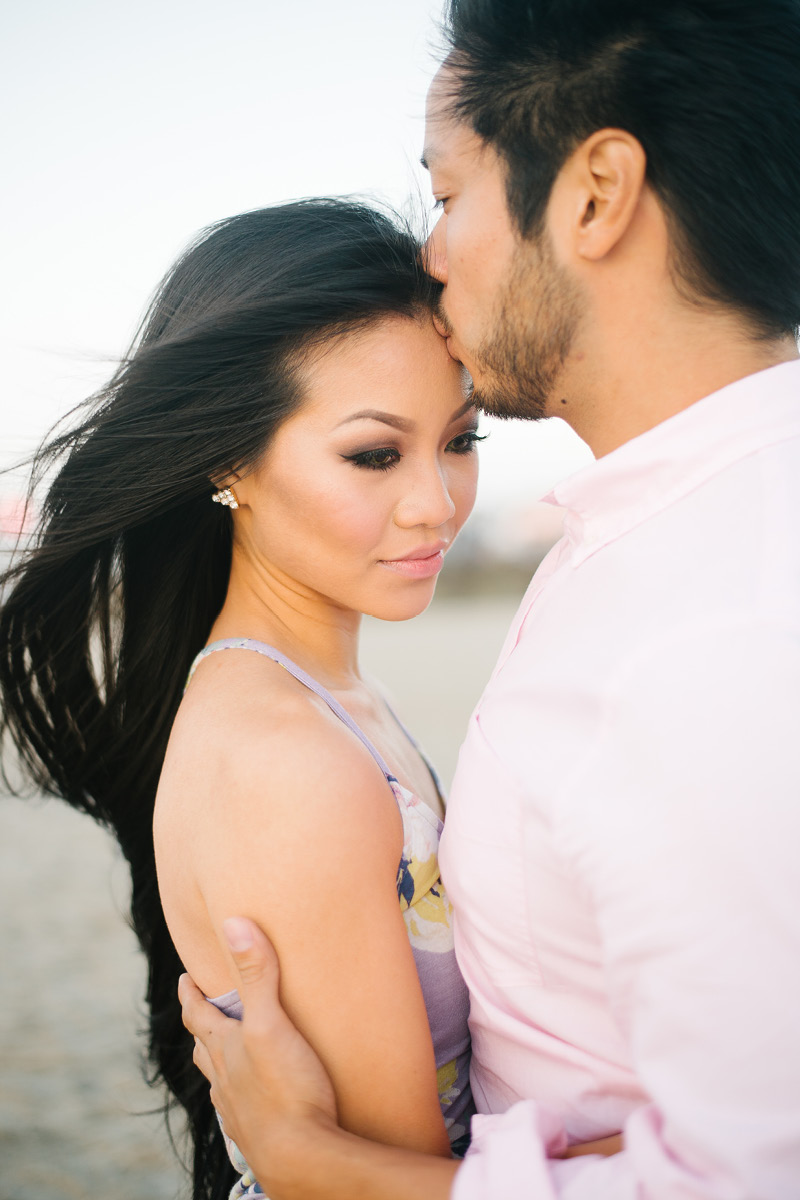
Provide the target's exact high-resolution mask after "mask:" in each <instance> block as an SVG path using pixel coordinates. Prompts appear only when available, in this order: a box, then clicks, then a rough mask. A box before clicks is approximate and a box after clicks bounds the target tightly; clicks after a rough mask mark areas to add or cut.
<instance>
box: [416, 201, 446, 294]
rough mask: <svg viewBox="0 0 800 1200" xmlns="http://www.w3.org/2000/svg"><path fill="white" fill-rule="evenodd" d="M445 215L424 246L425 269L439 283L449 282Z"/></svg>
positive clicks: (440, 218) (437, 223)
mask: <svg viewBox="0 0 800 1200" xmlns="http://www.w3.org/2000/svg"><path fill="white" fill-rule="evenodd" d="M444 222H445V216H444V214H442V216H441V217H439V220H438V221H437V222H436V224H435V225H434V227H433V229H432V230H431V232H430V234H429V235H428V240H427V241H426V243H425V245H424V247H423V252H422V253H423V262H424V264H425V270H426V271H427V272H428V274H429V275H432V276H433V278H434V279H438V280H439V283H447V255H446V253H445V240H444V229H445V226H444Z"/></svg>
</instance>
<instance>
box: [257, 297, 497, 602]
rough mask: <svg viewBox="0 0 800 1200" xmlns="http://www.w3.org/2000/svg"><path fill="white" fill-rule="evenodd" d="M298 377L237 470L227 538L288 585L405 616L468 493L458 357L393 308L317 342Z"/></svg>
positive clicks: (470, 475)
mask: <svg viewBox="0 0 800 1200" xmlns="http://www.w3.org/2000/svg"><path fill="white" fill-rule="evenodd" d="M302 378H303V380H304V396H305V398H304V401H303V403H302V405H301V407H300V408H299V409H298V411H297V412H296V413H295V414H294V415H293V416H292V417H290V418H289V419H288V420H287V421H285V422H284V424H283V425H282V426H281V427H280V428H279V429H278V432H277V433H276V435H275V437H274V438H273V440H272V442H271V443H270V445H269V447H268V448H267V451H266V453H265V455H264V457H263V459H262V460H261V462H260V463H259V465H258V466H257V468H256V469H255V470H253V471H252V472H251V473H250V474H248V475H246V476H245V477H244V478H243V479H242V480H240V481H239V482H238V483H236V484H235V491H236V496H237V498H238V500H239V504H240V509H239V511H238V512H237V514H236V541H237V551H239V552H244V553H245V554H246V555H247V558H248V560H249V561H250V562H251V563H252V564H253V565H254V566H255V567H256V569H257V570H258V571H259V573H262V572H267V573H268V576H269V579H270V585H271V586H275V585H278V586H280V587H281V588H284V589H285V588H287V587H288V588H289V589H291V591H292V593H293V594H294V595H295V596H298V598H299V597H300V596H306V597H309V598H311V597H316V598H322V599H324V600H326V601H328V602H329V603H330V604H332V605H334V606H335V607H337V608H340V609H348V610H352V611H355V612H364V613H370V614H371V615H373V616H377V617H381V618H383V619H384V620H390V621H393V620H395V621H396V620H404V619H406V618H408V617H412V616H415V615H416V614H417V613H419V612H422V610H423V609H424V608H425V607H426V606H427V605H428V604H429V602H430V600H431V597H432V596H433V590H434V587H435V584H436V577H437V575H438V573H439V570H440V569H441V566H442V556H443V554H444V553H445V552H446V550H447V548H448V547H449V546H450V545H452V542H453V539H454V538H455V536H456V534H457V533H458V531H459V529H460V528H461V526H462V525H463V523H464V521H465V520H466V518H467V517H468V515H469V513H470V510H471V509H472V505H473V502H474V499H475V488H476V484H477V476H478V463H477V455H476V453H475V442H476V432H475V431H476V426H477V414H476V412H475V410H474V408H473V407H472V405H471V403H470V401H469V399H468V393H467V381H466V378H465V376H464V372H463V368H461V367H460V366H459V365H458V364H457V363H456V362H455V361H454V360H453V359H452V358H451V357H450V355H449V354H448V352H447V346H446V344H445V342H444V340H443V339H442V338H441V337H440V336H439V334H438V333H437V332H436V331H435V329H434V327H433V324H432V322H431V320H430V319H429V318H427V317H425V318H423V319H420V320H413V319H411V318H404V317H390V318H387V319H386V320H385V321H383V322H381V323H380V324H379V325H375V326H373V327H371V328H368V329H366V330H364V331H362V332H357V333H354V334H350V335H345V336H344V337H342V338H341V339H339V340H336V341H334V342H333V343H331V344H329V345H328V346H326V347H323V348H322V350H320V351H319V352H317V353H314V354H313V355H312V356H311V358H310V361H308V362H307V363H306V364H305V365H304V366H303V368H302Z"/></svg>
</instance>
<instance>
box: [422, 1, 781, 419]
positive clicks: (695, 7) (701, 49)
mask: <svg viewBox="0 0 800 1200" xmlns="http://www.w3.org/2000/svg"><path fill="white" fill-rule="evenodd" d="M447 34H448V38H449V43H450V53H449V55H448V57H447V60H446V62H445V66H444V68H443V70H442V72H440V75H439V77H438V78H437V80H436V82H435V83H434V86H433V88H432V91H431V100H430V109H429V137H428V147H427V148H426V156H427V155H428V153H430V156H431V163H430V166H431V170H432V175H433V179H434V185H435V190H437V191H438V193H439V195H441V196H442V197H443V198H444V199H445V212H446V213H447V218H446V221H445V222H444V223H443V224H444V225H445V226H446V234H447V236H446V238H445V237H444V235H443V234H442V233H440V234H439V236H438V239H437V235H436V233H435V234H434V236H433V239H432V252H433V256H434V260H435V259H436V258H437V256H438V258H439V270H440V273H446V274H447V287H446V289H445V301H444V307H445V314H446V316H447V317H448V318H449V319H450V320H451V321H452V324H453V326H454V329H455V333H456V335H457V336H456V338H455V339H454V349H455V350H456V351H458V349H459V344H460V345H461V347H462V348H463V349H465V350H468V351H469V353H467V354H465V359H466V360H467V361H468V365H472V366H473V367H475V368H477V370H476V376H477V382H478V388H479V390H484V389H485V390H487V391H488V396H486V397H484V398H485V399H487V400H488V404H487V406H488V407H489V408H495V409H499V410H501V411H506V412H508V413H509V415H512V414H513V415H523V413H524V415H528V416H535V415H538V414H539V413H540V412H542V411H544V410H545V404H546V403H547V399H548V397H550V399H551V400H552V394H553V389H554V388H555V387H556V386H557V381H558V379H559V375H560V372H561V367H562V365H563V364H564V363H565V362H566V361H567V359H568V358H569V356H570V355H571V354H572V355H574V354H575V353H579V352H580V344H581V329H582V314H583V313H584V312H585V311H586V310H587V308H588V309H589V310H591V303H592V297H591V296H590V295H589V294H588V291H587V288H586V287H585V282H586V278H585V277H584V276H583V275H582V274H581V272H580V270H579V271H577V272H575V271H573V270H572V269H571V268H570V264H569V262H568V261H566V259H565V256H564V255H563V254H562V253H561V252H560V250H559V246H558V242H557V239H556V242H554V241H553V232H554V222H555V224H556V225H557V223H558V220H559V219H562V220H563V219H566V220H568V219H569V217H570V214H569V213H567V214H566V216H565V214H564V212H563V208H562V210H559V211H556V207H557V200H558V199H559V196H558V190H559V187H560V185H561V183H562V181H563V179H564V177H565V172H569V171H570V170H573V183H575V184H576V187H577V185H580V187H578V190H576V188H573V189H572V190H570V189H569V188H562V195H561V201H562V204H563V201H566V203H567V206H569V205H573V207H574V206H575V205H576V203H577V200H576V197H577V196H578V191H579V190H580V188H583V191H582V196H583V201H584V202H585V209H584V211H582V212H581V213H578V212H577V211H576V212H575V213H573V214H572V217H573V218H574V222H573V223H574V232H573V243H574V244H576V245H577V241H576V239H579V238H583V244H581V245H580V246H579V247H578V256H579V257H582V258H583V259H584V260H585V261H590V262H595V263H597V262H599V261H600V260H601V259H603V267H604V271H605V276H604V280H603V285H605V281H606V280H608V279H610V278H611V277H612V274H611V272H612V271H613V269H615V267H611V271H610V270H609V269H608V268H609V267H610V266H611V259H610V257H609V256H611V255H616V260H615V263H616V265H619V263H620V262H621V263H623V265H624V255H622V256H621V255H620V251H621V248H623V249H624V248H627V249H628V251H630V252H632V251H633V249H635V250H636V251H637V253H638V255H639V262H640V264H641V263H643V262H644V258H643V257H642V256H643V255H644V256H645V258H646V257H647V255H649V254H652V255H653V272H654V273H655V274H657V273H658V271H659V269H660V267H659V263H660V260H659V257H658V255H659V254H660V249H659V237H660V234H659V233H658V228H657V222H656V221H655V216H656V213H657V216H658V219H659V220H660V221H661V223H662V225H663V230H664V235H663V239H662V240H663V241H664V256H663V267H664V274H665V277H667V278H668V282H669V284H670V286H671V288H672V290H673V291H674V295H675V299H676V302H680V303H683V304H685V305H687V306H692V307H694V308H696V309H697V311H698V312H700V311H702V310H706V311H711V310H717V311H723V312H724V311H729V312H730V313H732V314H735V315H736V316H738V317H739V318H740V320H741V322H742V324H743V325H744V326H746V327H747V328H748V329H749V331H750V333H751V335H752V336H754V337H762V338H767V339H769V338H776V337H781V336H785V335H786V334H787V333H791V332H792V331H795V330H796V329H797V327H798V326H800V2H798V0H759V2H758V3H754V2H753V0H659V2H658V3H656V2H654V0H450V3H449V6H448V12H447ZM576 163H577V165H578V166H579V167H582V168H583V170H584V175H582V176H581V175H579V174H576V172H575V170H574V169H573V168H574V167H575V164H576ZM459 170H460V172H461V174H460V177H459V179H458V187H459V188H460V187H461V182H462V180H463V179H464V178H466V177H467V176H468V177H469V189H468V191H469V194H468V193H467V191H462V190H459V192H458V194H457V195H456V196H455V197H454V198H453V199H452V201H451V200H449V199H448V198H447V197H448V193H449V191H450V189H449V186H448V185H449V178H450V177H453V175H454V174H455V175H458V173H459ZM590 176H591V180H590ZM587 181H589V182H587ZM584 185H585V186H584ZM612 192H614V193H615V195H616V197H617V203H618V206H621V207H622V208H623V209H625V206H626V204H627V209H626V211H625V212H624V213H618V214H617V218H616V221H617V223H616V232H615V233H614V235H613V236H611V234H610V229H609V228H606V230H605V243H604V245H605V246H606V250H605V252H604V254H605V258H604V257H603V254H601V253H600V249H599V243H598V241H597V234H598V228H597V225H598V217H599V215H600V213H601V210H602V209H603V206H604V205H605V204H606V201H607V200H608V199H609V197H610V196H611V193H612ZM626 195H627V199H626ZM468 204H469V205H471V208H470V211H464V210H465V209H466V207H467V205H468ZM642 206H643V207H642ZM608 215H609V213H606V217H608ZM611 215H612V216H613V213H612V214H611ZM621 217H622V218H624V219H622V220H621ZM651 218H652V220H651ZM648 222H650V223H649V224H648ZM593 224H594V226H595V228H594V230H593V231H592V230H591V229H590V227H592V225H593ZM590 232H593V236H594V239H595V240H594V242H591V238H590V237H589V233H590ZM599 232H600V233H601V234H602V233H603V231H602V230H600V231H599ZM584 234H585V235H586V236H584ZM467 235H468V236H467ZM631 238H633V241H631ZM637 239H638V241H637ZM601 241H602V237H601ZM590 243H591V244H590ZM554 247H555V250H554ZM585 252H587V253H588V258H587V253H585ZM445 253H446V261H445ZM629 259H630V254H629ZM434 269H436V268H434ZM596 275H597V273H596V272H595V276H596ZM595 276H592V277H591V279H592V281H594V278H595ZM630 290H631V287H630V278H629V279H628V292H630ZM611 294H612V295H614V296H615V302H616V295H617V294H616V293H614V292H613V288H612V292H611ZM624 294H625V291H624V288H620V289H619V295H622V296H624ZM595 299H596V297H595ZM631 303H635V298H633V299H632V300H631ZM470 357H471V358H472V362H471V363H470V362H469V359H470ZM515 372H516V377H517V384H518V386H517V388H516V393H515V390H514V386H513V384H512V387H511V394H510V397H509V398H508V399H507V400H504V399H503V398H502V396H503V394H504V393H507V392H508V390H509V389H508V386H507V383H508V380H507V379H506V376H508V375H510V376H513V375H514V374H515ZM526 377H527V378H526ZM550 411H552V408H551V409H550Z"/></svg>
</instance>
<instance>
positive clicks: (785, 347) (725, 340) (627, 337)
mask: <svg viewBox="0 0 800 1200" xmlns="http://www.w3.org/2000/svg"><path fill="white" fill-rule="evenodd" d="M662 315H663V314H662ZM796 358H798V348H797V344H796V343H795V341H794V339H793V338H792V337H791V336H788V335H787V336H785V337H776V338H769V339H768V338H758V337H755V336H753V334H752V332H751V331H749V330H746V329H744V328H743V324H742V322H741V320H740V319H738V318H736V317H732V316H726V315H720V314H708V313H704V312H702V311H700V310H698V309H687V308H682V310H681V311H680V312H673V313H672V314H668V315H667V316H666V317H665V319H663V320H653V321H648V320H647V319H646V318H641V319H639V320H637V321H635V322H633V323H632V324H631V327H630V328H625V327H624V326H622V327H621V326H620V323H616V324H613V325H612V324H611V323H603V322H601V323H598V325H597V326H596V328H595V330H594V331H593V334H590V335H589V337H588V338H587V340H586V341H585V343H584V345H582V346H581V347H580V348H579V349H578V350H577V351H576V353H574V354H573V355H572V357H571V359H570V361H569V362H568V363H567V365H566V367H565V369H564V373H563V376H562V379H561V380H560V381H559V390H558V391H557V392H556V393H555V395H554V397H553V402H552V406H551V412H552V415H553V416H560V417H562V418H563V419H564V420H566V421H567V422H568V423H569V424H570V425H572V427H573V429H574V430H575V432H576V433H577V434H578V435H579V436H580V437H581V438H583V440H584V441H585V442H587V443H588V445H589V446H590V447H591V449H592V451H593V453H594V454H595V456H596V457H597V458H600V457H602V456H603V455H605V454H609V453H610V452H611V451H612V450H616V449H617V447H618V446H621V445H622V444H623V443H624V442H628V441H630V440H631V439H632V438H635V437H638V436H639V435H640V434H642V433H645V432H646V431H647V430H648V429H652V428H654V427H655V426H656V425H660V424H661V422H662V421H666V420H667V419H668V418H669V417H672V416H675V414H676V413H679V412H682V411H683V410H684V409H686V408H689V407H690V406H691V405H692V404H695V403H697V401H698V400H702V399H703V398H704V397H705V396H709V395H711V394H712V393H713V392H717V391H719V390H720V389H721V388H724V387H727V386H728V385H729V384H731V383H735V382H736V380H737V379H743V378H745V377H746V376H748V375H754V374H756V373H757V372H758V371H764V370H766V369H767V368H768V367H773V366H777V365H778V364H779V363H784V362H789V361H791V360H792V359H796Z"/></svg>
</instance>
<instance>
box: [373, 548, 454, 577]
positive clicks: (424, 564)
mask: <svg viewBox="0 0 800 1200" xmlns="http://www.w3.org/2000/svg"><path fill="white" fill-rule="evenodd" d="M379 562H380V564H381V566H382V567H388V568H389V570H390V571H395V572H396V573H397V574H398V575H404V576H405V577H406V579H430V578H431V577H432V576H433V575H438V574H439V572H440V571H441V569H442V567H443V565H444V549H441V550H434V551H433V552H432V553H428V552H425V553H419V554H417V553H416V552H415V553H414V554H412V555H409V556H407V557H406V558H382V559H379Z"/></svg>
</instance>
